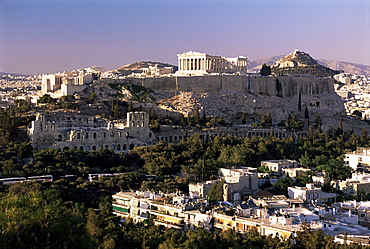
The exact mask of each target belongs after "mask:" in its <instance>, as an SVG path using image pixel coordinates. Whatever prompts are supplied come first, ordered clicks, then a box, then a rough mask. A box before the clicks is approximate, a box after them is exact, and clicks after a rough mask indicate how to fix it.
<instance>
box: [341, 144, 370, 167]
mask: <svg viewBox="0 0 370 249" xmlns="http://www.w3.org/2000/svg"><path fill="white" fill-rule="evenodd" d="M344 165H345V166H349V167H351V168H352V169H353V170H364V169H369V168H370V148H363V147H359V148H357V150H356V151H353V152H352V153H346V154H345V157H344Z"/></svg>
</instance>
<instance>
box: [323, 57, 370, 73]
mask: <svg viewBox="0 0 370 249" xmlns="http://www.w3.org/2000/svg"><path fill="white" fill-rule="evenodd" d="M317 62H318V63H320V64H321V65H323V66H325V67H330V68H331V69H334V70H337V71H343V72H345V73H350V74H357V75H365V76H370V66H369V65H362V64H357V63H351V62H342V61H332V60H324V59H318V60H317Z"/></svg>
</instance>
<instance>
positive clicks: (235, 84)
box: [103, 75, 334, 98]
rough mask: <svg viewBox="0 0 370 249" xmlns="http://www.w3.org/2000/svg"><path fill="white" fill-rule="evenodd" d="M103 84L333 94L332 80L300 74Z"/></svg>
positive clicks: (284, 95)
mask: <svg viewBox="0 0 370 249" xmlns="http://www.w3.org/2000/svg"><path fill="white" fill-rule="evenodd" d="M103 82H106V83H123V84H134V85H140V86H144V87H147V88H150V89H152V90H154V91H191V92H210V93H212V92H218V91H220V90H228V91H239V92H248V93H251V94H255V95H269V96H279V97H282V98H291V97H293V96H295V95H299V94H301V95H320V94H322V93H334V80H333V79H331V78H314V77H309V76H306V77H302V76H301V77H300V76H281V77H259V76H247V75H209V76H193V77H176V76H175V77H161V78H126V79H120V80H104V81H103Z"/></svg>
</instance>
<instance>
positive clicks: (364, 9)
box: [0, 0, 370, 74]
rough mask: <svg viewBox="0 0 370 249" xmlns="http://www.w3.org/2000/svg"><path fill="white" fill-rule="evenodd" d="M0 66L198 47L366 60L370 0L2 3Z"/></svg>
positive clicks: (32, 68)
mask: <svg viewBox="0 0 370 249" xmlns="http://www.w3.org/2000/svg"><path fill="white" fill-rule="evenodd" d="M0 2H1V3H0V72H11V73H21V74H41V73H55V72H60V71H64V70H72V69H78V68H83V67H88V66H104V67H106V68H107V69H115V68H118V67H120V66H123V65H125V64H128V63H132V62H137V61H148V60H150V61H160V62H168V63H171V64H175V65H177V56H176V55H177V54H178V53H183V52H186V51H190V50H192V51H199V52H206V53H208V54H215V55H221V56H227V57H233V56H238V55H244V56H247V57H248V58H249V59H250V60H253V59H259V58H264V57H270V56H274V55H280V54H284V55H285V54H289V53H291V52H293V50H294V49H299V50H301V51H305V52H307V53H309V54H311V56H312V57H314V58H316V59H328V60H338V61H349V62H354V63H360V64H367V65H370V0H309V1H308V0H307V1H305V0H290V1H288V0H245V1H232V0H228V1H226V0H225V1H222V0H207V1H202V0H178V1H176V0H162V1H159V0H122V1H119V0H0Z"/></svg>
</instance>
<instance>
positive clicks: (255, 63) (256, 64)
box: [248, 55, 370, 76]
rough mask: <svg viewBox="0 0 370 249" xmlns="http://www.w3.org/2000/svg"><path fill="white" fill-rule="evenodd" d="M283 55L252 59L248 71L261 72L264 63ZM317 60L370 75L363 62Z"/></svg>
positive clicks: (340, 69) (367, 66) (350, 71)
mask: <svg viewBox="0 0 370 249" xmlns="http://www.w3.org/2000/svg"><path fill="white" fill-rule="evenodd" d="M283 57H285V56H284V55H276V56H273V57H267V58H262V59H257V60H250V61H248V71H249V72H258V73H259V72H260V70H261V67H262V65H263V64H266V65H269V66H271V65H273V64H274V63H275V62H277V61H278V60H280V59H281V58H283ZM316 61H317V62H318V63H319V64H320V65H322V66H325V67H328V68H331V69H333V70H335V71H343V72H345V73H350V74H357V75H366V76H370V66H369V65H362V64H356V63H351V62H340V61H334V60H324V59H316Z"/></svg>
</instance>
